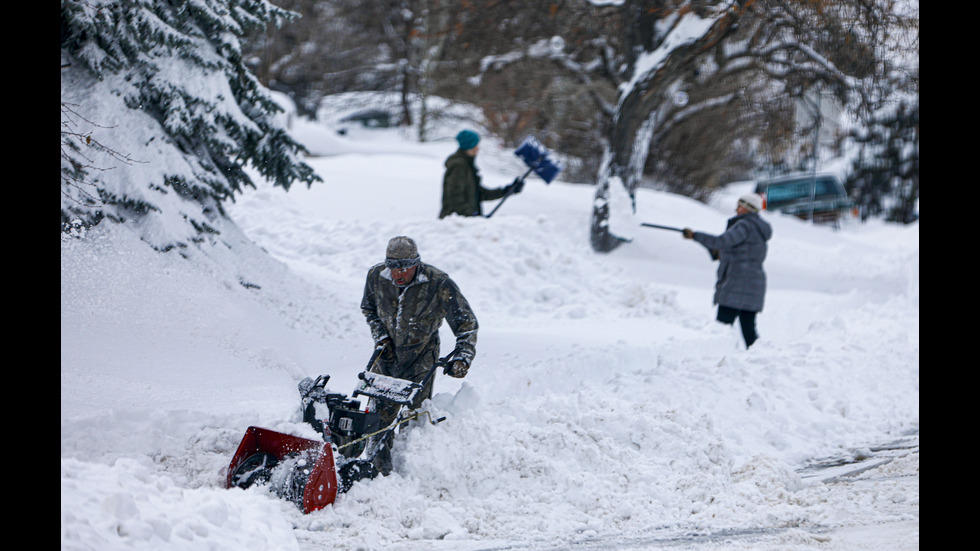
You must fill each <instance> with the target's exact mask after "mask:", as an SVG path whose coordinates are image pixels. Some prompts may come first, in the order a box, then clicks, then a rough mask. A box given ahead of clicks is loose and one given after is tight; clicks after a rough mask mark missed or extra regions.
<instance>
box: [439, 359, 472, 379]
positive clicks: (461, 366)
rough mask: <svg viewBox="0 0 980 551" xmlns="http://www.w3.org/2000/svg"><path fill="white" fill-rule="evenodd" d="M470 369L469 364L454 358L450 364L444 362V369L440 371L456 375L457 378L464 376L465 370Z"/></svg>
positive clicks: (452, 375)
mask: <svg viewBox="0 0 980 551" xmlns="http://www.w3.org/2000/svg"><path fill="white" fill-rule="evenodd" d="M469 370H470V366H469V365H467V364H466V362H464V361H462V360H456V361H455V362H452V363H450V364H446V367H445V369H443V370H442V372H443V373H444V374H445V375H449V376H450V377H456V378H457V379H462V378H463V377H465V376H466V372H467V371H469Z"/></svg>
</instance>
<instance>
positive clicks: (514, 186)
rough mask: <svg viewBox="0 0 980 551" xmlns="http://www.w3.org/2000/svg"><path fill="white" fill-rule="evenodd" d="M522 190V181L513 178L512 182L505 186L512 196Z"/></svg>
mask: <svg viewBox="0 0 980 551" xmlns="http://www.w3.org/2000/svg"><path fill="white" fill-rule="evenodd" d="M522 189H524V180H521V179H520V178H514V181H513V182H511V184H510V185H509V186H507V191H509V192H510V193H512V194H513V195H517V194H518V193H520V192H521V190H522Z"/></svg>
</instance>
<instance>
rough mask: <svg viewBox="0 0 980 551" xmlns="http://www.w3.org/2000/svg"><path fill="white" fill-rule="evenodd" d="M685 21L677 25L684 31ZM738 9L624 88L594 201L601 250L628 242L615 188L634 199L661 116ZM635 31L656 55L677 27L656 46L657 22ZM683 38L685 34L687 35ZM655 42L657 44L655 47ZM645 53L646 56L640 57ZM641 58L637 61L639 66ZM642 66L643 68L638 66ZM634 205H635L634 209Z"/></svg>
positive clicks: (594, 230) (594, 232)
mask: <svg viewBox="0 0 980 551" xmlns="http://www.w3.org/2000/svg"><path fill="white" fill-rule="evenodd" d="M684 17H695V16H693V15H684V16H682V23H681V24H678V25H677V26H676V27H675V29H683V18H684ZM734 19H735V12H733V11H729V12H726V13H725V14H724V15H721V16H718V17H717V19H715V21H714V22H713V23H712V24H711V25H710V27H706V28H705V31H704V32H703V33H702V34H701V35H700V36H692V37H688V41H687V42H686V43H684V44H682V45H680V46H676V47H672V48H671V49H670V51H669V52H666V53H665V54H664V55H663V61H662V63H661V64H660V65H659V66H657V67H654V68H652V69H651V70H648V71H647V72H646V73H645V74H641V75H637V77H638V78H637V79H636V80H635V82H634V83H632V85H631V86H628V87H626V88H625V96H622V97H621V101H620V102H619V104H618V106H617V109H616V115H615V117H614V118H613V122H612V128H611V129H610V131H609V133H608V134H609V143H608V146H607V147H608V151H607V153H606V158H607V159H608V162H605V163H603V168H602V169H600V172H599V175H598V179H597V182H596V193H595V200H594V201H593V205H592V224H591V230H590V231H591V235H590V240H591V243H592V248H593V249H594V250H595V251H597V252H609V251H611V250H613V249H615V248H616V247H618V246H619V245H621V244H622V243H624V242H627V241H628V238H627V237H624V236H622V235H616V233H614V232H613V231H612V230H611V228H610V223H611V221H612V220H611V217H610V215H611V213H612V211H613V209H614V206H613V205H611V203H610V202H611V201H612V200H614V198H615V197H616V196H617V195H621V194H618V193H616V191H617V190H615V189H611V187H610V186H617V185H619V186H622V187H623V188H624V190H625V192H626V193H627V194H628V195H629V197H630V200H633V199H634V198H635V193H636V188H637V186H638V185H639V182H640V177H641V175H642V171H643V166H644V164H645V163H646V158H647V155H648V154H649V151H650V140H651V138H652V136H653V131H654V129H655V127H656V125H657V124H658V121H659V120H663V119H664V118H665V117H667V116H669V115H670V111H671V110H672V109H673V108H674V106H673V104H672V103H671V101H670V97H671V96H672V94H673V93H674V92H675V91H676V90H675V88H677V87H678V86H679V85H680V84H681V83H682V81H683V79H684V77H685V75H686V73H687V72H688V71H690V70H691V68H692V67H693V63H695V62H696V61H697V59H698V57H699V56H700V55H701V54H702V53H703V52H704V51H705V50H706V49H708V48H710V47H711V46H712V45H714V44H715V43H716V42H717V41H718V40H720V39H721V38H722V36H723V35H725V34H726V33H727V31H728V30H729V29H730V28H731V26H732V22H733V21H734ZM638 21H639V23H638V26H637V27H636V28H635V30H634V32H635V33H637V34H636V38H635V41H636V42H637V43H647V46H646V48H647V50H646V51H645V53H647V54H653V53H656V52H657V51H658V50H659V49H662V48H665V47H666V46H664V45H665V44H669V43H671V41H670V40H669V39H670V37H671V35H672V34H673V31H671V32H670V33H667V34H666V35H665V36H664V38H663V39H661V40H660V41H659V44H657V45H650V44H649V43H648V42H649V40H650V39H651V38H650V36H649V32H650V27H652V23H651V22H650V21H646V20H645V19H644V18H642V17H641V18H640V19H639V20H638ZM682 38H683V37H682ZM654 46H656V47H654ZM640 57H642V56H640ZM638 63H639V61H637V60H634V61H633V65H634V67H638ZM635 70H639V69H635ZM633 207H634V205H630V209H631V210H634V211H635V209H634V208H633Z"/></svg>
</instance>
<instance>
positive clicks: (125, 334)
mask: <svg viewBox="0 0 980 551" xmlns="http://www.w3.org/2000/svg"><path fill="white" fill-rule="evenodd" d="M294 129H295V131H296V135H297V136H298V137H299V138H300V139H302V140H304V141H305V143H307V145H308V147H309V148H310V150H311V151H313V152H314V153H317V154H319V155H323V156H320V157H317V158H311V159H310V160H309V163H310V164H311V166H313V167H314V168H315V169H316V170H317V171H318V173H319V174H320V175H321V176H322V177H323V179H324V183H323V184H318V185H316V186H314V187H313V188H312V189H305V188H304V187H302V186H296V187H294V189H293V190H291V191H289V192H288V193H284V192H283V191H281V190H279V189H272V188H271V187H270V186H268V185H266V184H260V185H259V187H258V189H257V190H254V191H250V192H248V193H247V194H246V195H244V196H243V197H241V198H240V199H239V201H238V202H237V203H236V204H234V205H231V206H230V207H229V212H230V215H231V217H232V219H233V220H234V222H235V224H227V225H225V226H223V227H222V228H221V230H222V235H221V240H222V243H223V244H222V245H221V246H217V247H209V248H205V249H202V250H200V251H197V250H194V251H191V252H190V259H184V258H181V257H180V256H178V255H175V254H158V253H155V252H153V251H152V250H150V249H149V248H148V247H146V246H145V245H144V244H142V243H141V242H139V241H138V240H136V239H135V238H133V237H132V235H131V234H129V233H128V232H127V231H126V230H125V229H122V228H119V227H112V226H110V227H106V228H99V229H97V230H95V231H92V232H90V233H89V234H88V236H87V238H86V239H84V240H81V241H78V240H70V241H65V240H63V241H62V246H61V250H62V253H61V304H62V311H61V358H62V360H61V457H62V462H61V487H62V488H61V541H62V549H67V550H100V551H106V550H109V551H111V550H117V549H154V550H159V549H180V550H186V549H222V550H223V549H229V550H231V549H235V550H237V549H262V550H280V549H281V550H296V549H333V550H338V551H344V550H374V549H395V550H409V549H411V550H415V549H419V550H421V549H433V550H447V551H448V550H476V549H583V550H584V549H688V550H695V549H696V550H707V549H762V550H772V551H775V550H780V551H794V550H798V549H828V550H835V551H843V550H845V549H847V550H885V549H888V550H898V551H902V550H910V549H918V547H919V543H918V542H919V535H918V525H919V477H918V465H919V462H918V447H917V442H918V422H919V317H918V316H919V276H918V274H919V270H918V268H919V230H918V225H917V224H915V225H912V226H909V227H898V226H891V225H884V224H881V223H877V222H876V223H869V224H867V225H861V226H853V227H848V228H845V229H844V230H843V231H840V232H834V231H831V230H829V229H826V228H819V227H812V226H810V225H807V224H805V223H803V222H800V221H797V220H795V219H789V218H784V217H780V216H776V215H769V214H766V216H767V219H768V220H769V221H770V222H771V223H772V224H773V227H774V237H773V240H772V241H771V244H770V254H769V258H768V260H767V262H766V269H767V271H768V274H769V293H768V297H767V304H766V308H765V311H764V312H763V313H762V314H761V315H760V316H759V330H760V334H761V340H760V341H759V342H758V344H757V345H756V346H754V347H753V348H752V350H751V351H746V350H744V347H743V346H742V345H741V341H740V337H739V336H738V334H737V331H736V330H735V329H732V328H729V327H726V326H721V325H720V324H717V323H716V322H714V321H713V315H714V308H713V306H712V305H711V294H712V286H713V284H714V269H715V264H713V263H712V262H711V260H710V259H709V257H708V254H707V252H706V251H705V250H704V249H703V248H702V247H700V246H699V245H697V244H695V243H693V242H691V241H685V240H683V239H682V238H681V237H680V235H679V234H677V233H674V232H668V231H661V230H651V229H645V228H636V229H635V231H634V233H633V238H634V241H633V243H631V244H629V245H627V246H623V247H620V248H619V249H617V250H616V251H613V252H612V253H610V254H605V255H600V254H596V253H594V252H593V251H592V250H591V249H590V247H589V241H588V223H589V214H590V208H591V207H590V205H591V201H592V192H593V190H592V188H590V187H587V186H576V185H570V184H564V183H562V182H560V181H556V182H554V183H552V184H551V185H545V184H544V183H543V182H542V181H540V180H536V179H529V180H528V184H527V186H526V187H525V190H524V192H523V193H522V194H520V195H518V196H516V197H513V198H511V199H508V201H507V202H506V203H505V204H504V206H503V207H501V209H500V210H499V211H498V213H497V214H496V215H494V217H493V218H491V219H461V218H450V219H445V220H438V219H437V218H436V215H437V213H438V209H439V198H440V181H441V176H442V161H443V160H444V159H445V157H447V156H448V155H449V154H450V153H451V152H452V151H453V150H454V149H455V147H454V143H453V142H451V141H437V142H435V143H429V144H417V143H412V142H411V141H409V140H405V139H403V138H402V137H401V136H400V134H399V132H398V131H380V132H378V131H376V132H374V133H371V134H368V133H358V132H353V133H351V134H349V135H348V137H346V138H339V137H337V136H333V135H330V134H329V133H324V132H323V129H322V128H305V127H299V128H294ZM482 145H483V150H482V151H481V155H480V157H478V160H477V164H478V165H479V166H480V167H481V168H482V170H483V173H484V181H485V183H486V184H487V185H488V186H490V187H497V186H502V185H505V184H507V183H509V182H510V181H511V180H512V179H513V178H514V177H515V176H516V175H519V174H521V173H523V169H522V166H521V165H520V161H519V160H518V159H517V158H516V157H513V156H512V155H511V154H510V152H509V151H503V150H501V149H500V148H499V147H497V146H496V145H495V144H494V143H493V142H492V140H485V141H484V144H482ZM334 153H337V154H334ZM740 191H742V188H739V186H735V188H734V189H732V190H729V191H728V192H727V193H722V194H719V195H718V196H717V197H716V198H715V199H714V200H713V201H712V204H711V205H704V204H700V203H697V202H695V201H692V200H690V199H687V198H684V197H679V196H675V195H671V194H666V193H661V192H654V191H650V190H641V192H640V195H639V197H638V208H639V213H638V216H637V222H639V221H647V222H654V223H660V224H666V225H675V226H689V227H692V228H695V229H699V230H703V231H708V232H715V233H720V232H721V231H722V230H723V229H724V227H725V220H726V219H727V218H728V217H729V216H731V215H732V214H733V210H734V202H735V201H734V197H735V196H737V194H738V192H740ZM488 206H490V207H492V206H493V203H491V204H490V205H488ZM399 234H405V235H410V236H412V237H413V238H414V239H416V241H417V242H418V244H419V247H420V251H421V255H422V258H423V261H425V262H428V263H431V264H433V265H435V266H438V267H440V268H442V269H443V270H445V271H447V272H448V273H449V274H450V275H451V276H452V277H453V278H454V279H455V280H456V282H457V283H458V284H459V286H460V288H461V289H462V291H463V292H464V294H465V295H466V297H467V298H468V299H469V301H470V303H471V304H472V306H473V308H474V310H475V312H476V313H477V316H478V318H479V321H480V336H479V342H478V345H477V357H476V361H475V363H474V365H473V368H472V369H471V371H470V375H469V376H468V377H467V378H466V379H464V380H462V381H460V380H456V379H450V378H447V377H444V376H440V377H439V378H438V379H437V381H436V396H435V397H434V399H433V401H432V403H431V404H429V408H430V410H431V411H433V412H434V413H436V414H438V415H445V416H447V417H448V420H447V421H446V422H444V423H441V424H439V425H436V426H426V425H420V426H417V427H414V428H412V429H411V430H408V431H406V432H405V433H403V434H401V435H400V436H399V440H398V443H397V446H398V449H399V452H398V454H397V455H396V468H395V472H394V473H393V474H392V475H391V476H389V477H386V478H383V479H377V480H374V481H370V482H366V483H362V484H358V485H356V486H355V487H354V488H353V489H352V490H351V491H350V492H349V493H347V494H342V495H341V496H339V497H338V499H337V501H336V503H335V504H334V505H333V506H330V507H328V508H326V509H324V510H322V511H317V512H315V513H312V514H309V515H303V514H302V513H301V511H299V510H298V509H297V508H296V507H295V506H293V505H292V504H291V503H289V502H286V501H284V500H280V499H277V498H275V497H274V496H272V495H271V494H270V493H269V492H268V491H267V490H265V489H264V488H252V489H249V490H244V491H243V490H239V489H234V490H226V489H224V488H223V476H224V469H225V468H226V466H227V464H228V462H229V460H230V459H231V456H232V455H233V454H234V451H235V449H236V447H237V445H238V443H239V441H240V439H241V437H242V435H243V434H244V431H245V429H246V428H247V427H248V426H250V425H259V426H263V427H267V428H271V429H274V430H278V431H281V432H289V433H293V434H297V435H301V436H306V437H313V436H314V435H315V433H313V432H312V431H311V429H309V428H308V427H306V426H304V425H302V424H301V423H298V422H297V421H298V417H297V413H298V411H297V409H298V405H299V395H298V393H297V391H296V384H297V382H298V381H299V380H300V379H301V378H303V377H305V376H316V375H318V374H330V375H331V377H332V378H331V381H330V385H329V386H330V388H331V390H333V391H336V392H343V393H349V392H350V391H351V390H352V389H353V388H354V382H355V380H356V374H357V373H358V372H359V371H361V370H362V369H363V368H364V366H365V364H366V361H367V358H368V356H369V355H370V347H371V341H370V335H369V332H368V329H367V325H366V324H365V323H364V320H363V317H362V316H361V314H360V311H359V308H358V304H359V301H360V298H361V292H362V290H363V285H364V279H363V278H364V274H365V273H366V271H367V269H368V268H369V267H370V266H371V265H373V264H374V263H376V262H379V261H380V260H381V259H382V257H383V253H384V248H385V244H386V243H387V240H388V239H389V238H390V237H392V236H395V235H399ZM224 245H227V246H224ZM256 245H257V246H256ZM243 284H247V285H243ZM444 331H446V333H445V334H444V338H443V341H444V342H443V346H444V347H446V346H449V347H451V344H449V343H451V342H452V336H451V334H450V333H449V332H448V329H445V328H444ZM447 351H448V350H447ZM895 441H899V442H903V443H908V442H913V443H914V444H915V445H914V447H910V446H897V448H899V449H897V450H891V451H887V452H883V453H884V456H882V452H878V453H876V452H875V450H873V449H872V447H874V446H876V445H879V444H884V443H889V442H895ZM865 456H875V457H879V458H880V457H884V458H885V459H884V461H883V462H882V464H880V465H878V466H876V467H874V468H869V469H868V470H865V471H863V472H859V473H857V474H854V475H853V476H850V477H840V478H831V477H832V476H833V470H824V471H812V470H808V469H807V467H808V466H810V465H811V463H812V462H813V461H815V460H818V459H826V458H832V459H841V460H845V461H846V460H860V459H862V458H864V457H865ZM863 465H868V466H874V465H877V463H867V462H866V463H863ZM841 468H843V469H847V467H841ZM815 473H817V474H815ZM825 475H827V476H825Z"/></svg>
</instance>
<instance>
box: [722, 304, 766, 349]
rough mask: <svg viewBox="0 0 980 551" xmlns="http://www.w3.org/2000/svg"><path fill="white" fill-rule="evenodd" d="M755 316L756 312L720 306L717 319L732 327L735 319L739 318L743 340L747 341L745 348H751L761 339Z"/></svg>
mask: <svg viewBox="0 0 980 551" xmlns="http://www.w3.org/2000/svg"><path fill="white" fill-rule="evenodd" d="M755 315H756V312H750V311H748V310H739V309H737V308H730V307H728V306H718V317H717V319H718V321H720V322H721V323H724V324H726V325H732V324H734V323H735V318H738V323H739V326H741V328H742V338H743V339H745V348H749V347H750V346H752V343H754V342H755V341H756V340H758V338H759V335H758V333H756V331H755Z"/></svg>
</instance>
